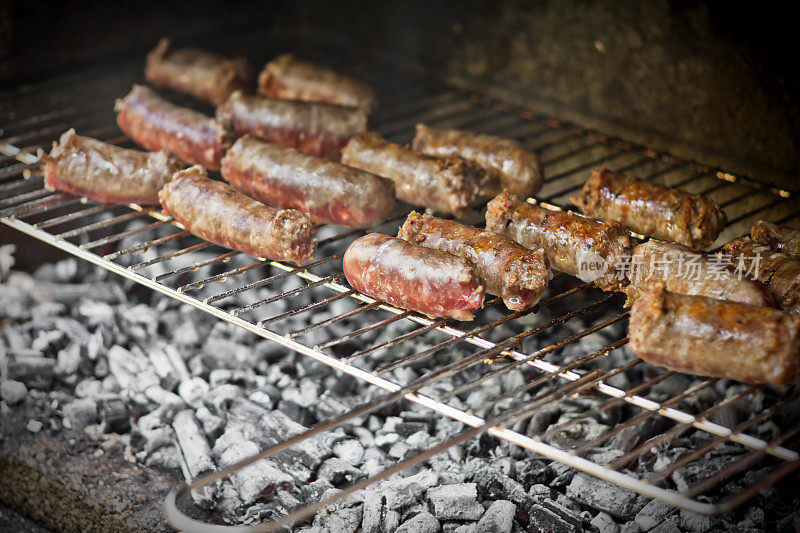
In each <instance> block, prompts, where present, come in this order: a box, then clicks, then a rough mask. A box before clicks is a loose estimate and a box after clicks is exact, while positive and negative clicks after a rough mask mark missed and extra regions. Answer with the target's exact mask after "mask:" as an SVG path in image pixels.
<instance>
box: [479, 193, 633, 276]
mask: <svg viewBox="0 0 800 533" xmlns="http://www.w3.org/2000/svg"><path fill="white" fill-rule="evenodd" d="M486 229H487V230H488V231H493V232H495V233H499V234H501V235H505V236H507V237H509V238H511V239H513V240H514V241H516V242H518V243H520V244H521V245H522V246H524V247H526V248H532V249H537V248H542V249H543V250H544V251H545V253H546V254H547V259H548V260H549V261H550V266H551V267H553V268H555V269H556V270H560V271H561V272H564V273H566V274H569V275H571V276H581V273H580V272H579V264H578V262H579V260H580V253H584V252H586V253H591V254H595V255H597V256H598V257H600V258H602V259H603V260H604V261H605V263H606V265H607V269H606V271H605V273H604V274H603V275H601V276H600V277H597V278H596V279H595V280H594V282H595V285H596V286H598V287H600V288H601V289H604V290H616V289H618V288H619V286H620V284H621V283H623V282H624V281H625V279H626V278H625V274H624V272H622V271H621V270H620V269H618V268H616V267H617V265H619V264H620V262H622V261H623V260H624V259H625V257H627V256H629V255H630V253H631V251H632V247H633V246H632V244H631V238H630V235H629V233H628V231H627V230H626V229H625V228H623V227H622V225H621V224H620V223H619V222H616V221H613V220H607V221H605V222H603V223H600V222H597V221H595V220H591V219H588V218H586V217H582V216H578V215H575V214H573V213H570V212H568V211H550V210H549V209H545V208H543V207H540V206H538V205H531V204H529V203H527V202H521V201H519V200H518V199H517V198H515V197H514V196H513V195H512V194H510V193H509V192H508V191H504V192H502V193H501V194H499V195H497V196H496V197H495V198H493V199H492V201H490V202H489V204H488V205H487V207H486ZM584 277H585V276H584Z"/></svg>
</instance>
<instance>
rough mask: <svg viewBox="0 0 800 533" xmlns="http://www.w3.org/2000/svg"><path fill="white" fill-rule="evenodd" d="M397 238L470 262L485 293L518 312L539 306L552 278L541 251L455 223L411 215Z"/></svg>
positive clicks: (413, 212) (545, 258) (488, 232)
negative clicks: (492, 295) (501, 299)
mask: <svg viewBox="0 0 800 533" xmlns="http://www.w3.org/2000/svg"><path fill="white" fill-rule="evenodd" d="M397 238H398V239H403V240H406V241H408V242H410V243H413V244H419V245H421V246H424V247H426V248H433V249H434V250H440V251H442V252H448V253H451V254H453V255H457V256H460V257H463V258H465V259H467V260H468V261H469V262H470V263H472V264H473V265H474V266H475V273H476V274H477V275H478V277H479V278H480V279H481V281H482V282H483V285H484V287H486V292H489V293H491V294H496V295H498V296H500V297H501V298H503V302H505V304H506V307H508V308H509V309H512V310H515V311H517V310H523V309H528V308H530V307H532V306H534V305H536V304H537V303H538V302H539V299H540V298H541V297H542V292H544V288H545V287H546V286H547V283H548V282H549V281H550V280H551V279H552V277H553V274H552V273H551V272H550V265H549V263H548V261H547V257H546V256H545V254H544V250H542V249H541V248H537V249H535V250H528V249H526V248H523V247H522V246H520V245H519V244H517V243H516V242H514V241H512V240H511V239H509V238H508V237H505V236H504V235H498V234H497V233H492V232H490V231H483V230H479V229H478V228H474V227H472V226H465V225H464V224H460V223H458V222H456V221H454V220H444V219H441V218H436V217H433V216H431V215H427V214H425V215H420V214H419V213H417V212H416V211H412V212H411V213H410V214H409V215H408V218H406V221H405V223H404V224H403V225H402V227H401V228H400V231H398V233H397Z"/></svg>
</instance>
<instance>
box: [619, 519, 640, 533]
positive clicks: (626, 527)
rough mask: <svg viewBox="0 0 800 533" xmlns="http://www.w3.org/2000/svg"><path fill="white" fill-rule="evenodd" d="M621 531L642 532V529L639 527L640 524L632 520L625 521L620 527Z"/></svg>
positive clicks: (625, 532)
mask: <svg viewBox="0 0 800 533" xmlns="http://www.w3.org/2000/svg"><path fill="white" fill-rule="evenodd" d="M619 531H620V533H641V531H642V530H641V528H640V527H639V524H637V523H636V522H635V521H633V520H631V521H630V522H625V523H624V524H622V526H621V527H620V528H619Z"/></svg>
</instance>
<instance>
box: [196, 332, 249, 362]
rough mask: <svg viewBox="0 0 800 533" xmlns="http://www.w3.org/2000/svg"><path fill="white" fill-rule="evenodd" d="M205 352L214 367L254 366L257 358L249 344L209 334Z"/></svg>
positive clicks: (203, 349)
mask: <svg viewBox="0 0 800 533" xmlns="http://www.w3.org/2000/svg"><path fill="white" fill-rule="evenodd" d="M202 351H203V353H204V354H205V355H206V356H208V359H207V360H208V361H212V362H213V363H214V365H213V368H237V367H239V368H241V367H245V366H254V363H255V361H256V359H255V358H254V355H253V349H252V348H250V347H249V346H247V345H245V344H242V343H239V342H236V341H232V340H230V339H227V338H222V337H214V336H209V338H208V339H206V342H205V343H204V344H203V348H202Z"/></svg>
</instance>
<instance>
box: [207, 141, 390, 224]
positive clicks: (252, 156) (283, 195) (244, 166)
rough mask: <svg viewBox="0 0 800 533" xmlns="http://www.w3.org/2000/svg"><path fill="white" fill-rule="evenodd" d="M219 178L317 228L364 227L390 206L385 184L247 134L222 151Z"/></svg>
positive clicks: (387, 182) (378, 219)
mask: <svg viewBox="0 0 800 533" xmlns="http://www.w3.org/2000/svg"><path fill="white" fill-rule="evenodd" d="M222 176H223V177H224V178H225V179H226V180H227V181H228V183H230V184H231V185H232V186H233V188H234V189H236V190H238V191H241V192H243V193H245V194H247V195H248V196H252V197H253V198H255V199H257V200H260V201H262V202H264V203H266V204H269V205H274V206H277V207H284V208H292V209H299V210H300V211H305V212H306V213H308V214H310V215H311V219H312V220H313V221H314V222H318V223H322V224H327V223H331V224H339V225H342V226H348V227H351V228H367V227H370V226H375V225H377V224H380V223H381V222H383V221H384V220H385V219H386V217H387V216H388V215H389V213H390V212H391V211H392V208H393V207H394V206H395V198H394V183H392V181H391V180H388V179H386V178H382V177H380V176H376V175H374V174H370V173H369V172H364V171H363V170H359V169H357V168H352V167H348V166H345V165H342V164H341V163H337V162H335V161H330V160H328V159H323V158H321V157H314V156H310V155H306V154H304V153H302V152H300V151H297V150H294V149H293V148H287V147H285V146H281V145H278V144H272V143H268V142H266V141H263V140H261V139H258V138H256V137H253V136H251V135H245V136H244V137H242V138H241V139H239V140H237V141H236V142H235V143H234V144H233V146H232V147H231V148H230V150H228V152H227V154H226V155H225V157H224V158H223V159H222Z"/></svg>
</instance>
